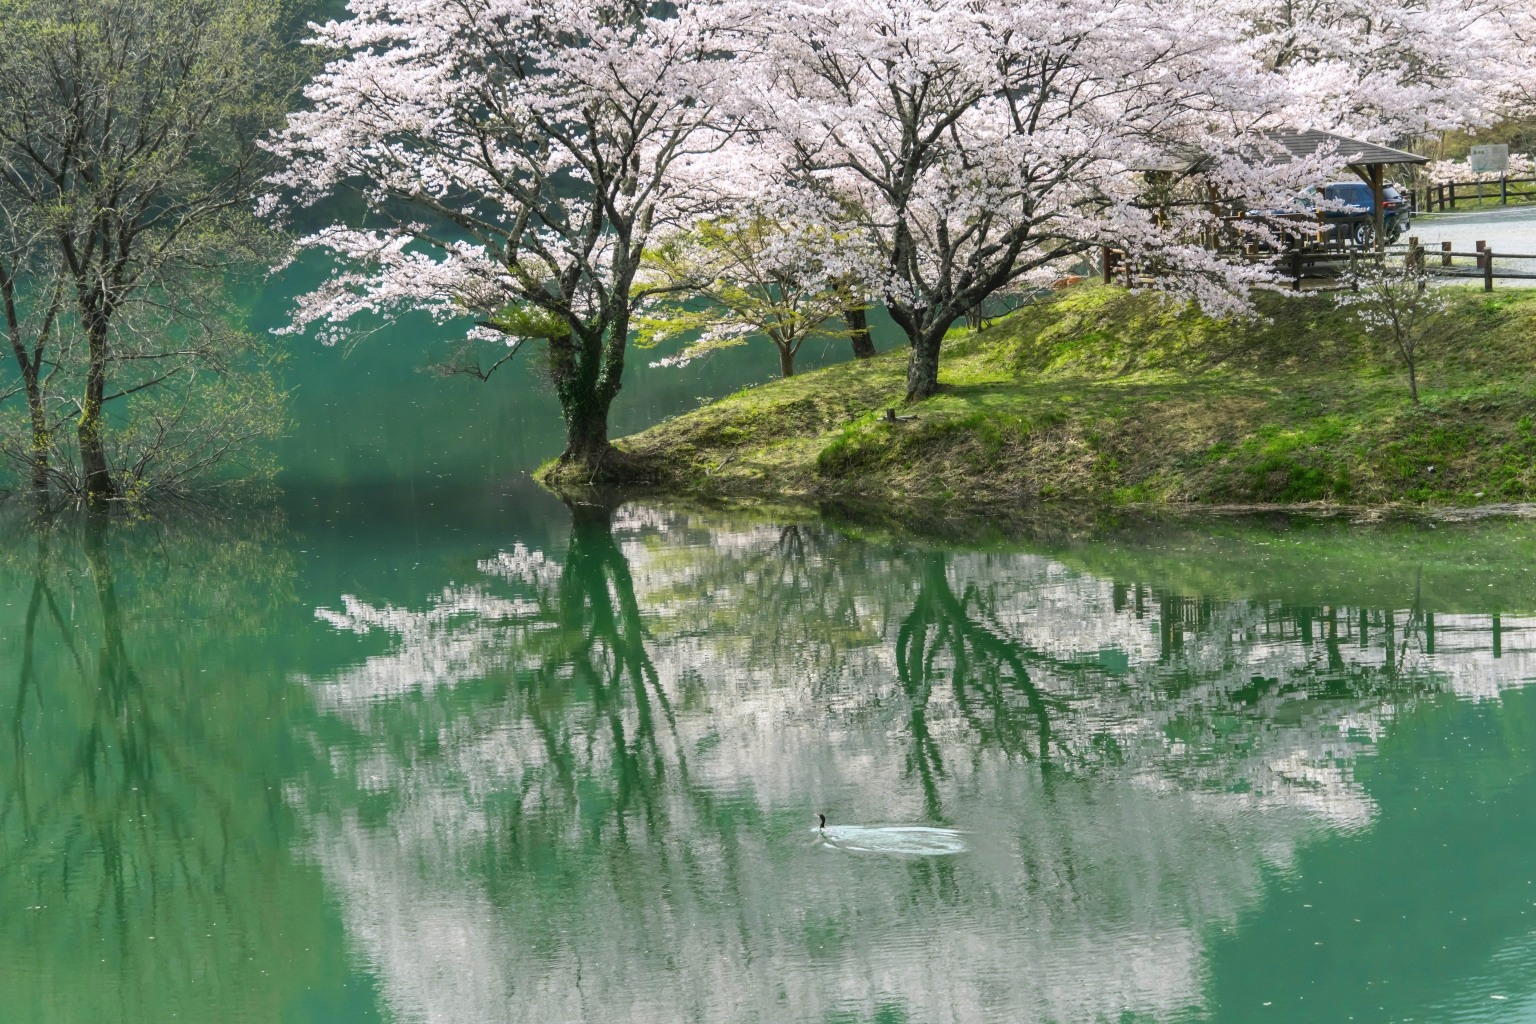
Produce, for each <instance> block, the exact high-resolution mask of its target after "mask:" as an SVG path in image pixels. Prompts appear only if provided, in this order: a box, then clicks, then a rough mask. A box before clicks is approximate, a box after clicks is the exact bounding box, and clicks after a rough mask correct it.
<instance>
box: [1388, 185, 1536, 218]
mask: <svg viewBox="0 0 1536 1024" xmlns="http://www.w3.org/2000/svg"><path fill="white" fill-rule="evenodd" d="M1512 185H1531V186H1536V178H1500V179H1499V180H1498V181H1496V182H1495V181H1481V182H1479V181H1447V182H1445V183H1443V184H1440V185H1428V186H1426V187H1424V188H1411V189H1409V190H1408V203H1409V205H1410V206H1411V207H1412V209H1413V211H1414V212H1415V213H1438V212H1440V211H1443V210H1448V209H1449V210H1454V209H1456V201H1457V199H1458V198H1460V199H1461V200H1462V201H1464V202H1465V201H1468V200H1472V199H1475V200H1477V203H1478V205H1479V206H1481V205H1482V201H1483V200H1484V199H1493V198H1497V199H1498V200H1499V204H1500V205H1501V206H1507V205H1508V204H1509V203H1510V202H1511V201H1514V202H1517V203H1524V202H1530V201H1531V200H1533V199H1536V187H1532V188H1524V189H1522V188H1511V187H1510V186H1512ZM1457 189H1461V195H1460V196H1459V197H1458V196H1457V194H1456V190H1457ZM1489 190H1494V191H1493V192H1492V193H1491V194H1490V191H1489Z"/></svg>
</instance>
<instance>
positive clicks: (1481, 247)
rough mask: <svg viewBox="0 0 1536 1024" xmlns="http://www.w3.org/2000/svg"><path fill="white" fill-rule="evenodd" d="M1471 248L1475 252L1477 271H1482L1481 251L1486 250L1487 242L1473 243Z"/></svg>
mask: <svg viewBox="0 0 1536 1024" xmlns="http://www.w3.org/2000/svg"><path fill="white" fill-rule="evenodd" d="M1472 247H1473V248H1474V249H1476V250H1477V269H1478V270H1482V269H1483V250H1484V249H1486V248H1488V243H1487V242H1474V243H1472Z"/></svg>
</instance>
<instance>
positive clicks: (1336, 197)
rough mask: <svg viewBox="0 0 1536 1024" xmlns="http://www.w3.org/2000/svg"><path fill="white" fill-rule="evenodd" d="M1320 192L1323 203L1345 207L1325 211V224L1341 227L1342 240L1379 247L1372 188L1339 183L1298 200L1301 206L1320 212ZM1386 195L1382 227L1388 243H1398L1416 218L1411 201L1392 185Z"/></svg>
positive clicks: (1306, 192)
mask: <svg viewBox="0 0 1536 1024" xmlns="http://www.w3.org/2000/svg"><path fill="white" fill-rule="evenodd" d="M1319 191H1321V193H1322V198H1323V199H1327V200H1331V201H1333V202H1334V203H1343V204H1345V205H1344V206H1343V208H1342V209H1339V208H1335V209H1329V210H1323V211H1322V217H1323V221H1324V222H1325V223H1328V224H1336V225H1338V228H1337V229H1336V230H1337V231H1338V233H1339V236H1340V237H1341V238H1350V239H1353V240H1354V243H1355V244H1356V245H1359V246H1368V245H1374V244H1375V241H1376V239H1375V234H1376V224H1375V216H1374V214H1375V203H1374V202H1373V201H1372V200H1373V197H1372V195H1371V186H1369V185H1367V184H1366V183H1365V182H1363V181H1335V182H1331V183H1329V184H1327V185H1324V186H1323V187H1322V189H1321V190H1319V189H1318V188H1316V187H1315V186H1314V187H1312V188H1308V189H1307V190H1306V191H1305V192H1303V193H1302V194H1301V195H1300V196H1298V197H1297V204H1298V205H1300V206H1301V207H1303V208H1305V209H1316V205H1317V199H1318V193H1319ZM1382 193H1383V198H1384V199H1385V203H1384V208H1383V209H1382V224H1383V226H1384V227H1385V229H1386V234H1387V241H1388V242H1395V241H1397V240H1398V238H1400V237H1401V236H1402V234H1403V232H1404V231H1407V230H1408V228H1409V227H1410V226H1411V223H1412V219H1413V214H1412V211H1411V210H1409V209H1408V201H1407V200H1406V199H1404V198H1403V194H1402V193H1401V192H1399V191H1398V190H1397V189H1395V188H1393V187H1392V186H1391V185H1388V186H1386V187H1385V188H1383V189H1382Z"/></svg>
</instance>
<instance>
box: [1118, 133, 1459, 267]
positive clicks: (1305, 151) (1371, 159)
mask: <svg viewBox="0 0 1536 1024" xmlns="http://www.w3.org/2000/svg"><path fill="white" fill-rule="evenodd" d="M1260 134H1261V137H1262V138H1263V139H1264V140H1265V141H1266V142H1268V143H1270V144H1271V145H1272V146H1273V147H1274V150H1273V151H1272V153H1271V154H1269V157H1270V159H1272V160H1273V161H1274V162H1275V163H1280V164H1285V163H1289V162H1291V161H1293V160H1305V159H1307V158H1308V157H1312V156H1315V155H1316V154H1317V153H1318V152H1319V151H1320V150H1322V149H1323V148H1324V147H1327V146H1336V147H1337V150H1338V154H1339V156H1340V158H1342V159H1343V161H1344V164H1345V166H1346V167H1348V168H1349V169H1350V170H1352V171H1354V172H1355V173H1356V174H1357V175H1359V176H1360V178H1361V179H1362V180H1363V181H1364V182H1365V183H1366V184H1367V185H1369V186H1370V187H1371V193H1372V195H1374V196H1375V199H1376V203H1375V206H1376V214H1375V224H1374V227H1375V236H1376V248H1377V249H1378V250H1380V249H1382V248H1383V247H1384V246H1385V245H1386V169H1387V167H1389V166H1391V165H1394V164H1427V163H1429V157H1425V156H1419V155H1418V154H1417V153H1409V152H1407V151H1406V150H1401V149H1393V148H1392V147H1391V146H1378V145H1376V144H1375V143H1373V142H1361V141H1360V140H1359V139H1350V138H1346V137H1345V136H1343V135H1335V134H1334V133H1333V132H1324V131H1315V130H1313V131H1296V130H1294V129H1289V128H1282V129H1278V130H1275V131H1268V132H1262V133H1260ZM1208 160H1210V156H1209V154H1206V153H1201V152H1198V151H1196V150H1194V149H1185V150H1182V151H1181V150H1170V151H1169V152H1168V153H1167V155H1166V157H1164V158H1163V159H1161V160H1158V161H1156V162H1155V163H1152V164H1148V165H1147V166H1142V167H1135V168H1133V170H1137V171H1142V172H1144V173H1146V174H1148V175H1149V176H1154V175H1155V176H1159V177H1163V178H1168V177H1180V176H1182V175H1184V174H1189V173H1192V172H1194V171H1197V170H1199V169H1200V168H1201V167H1202V166H1203V165H1204V164H1205V163H1206V162H1207V161H1208Z"/></svg>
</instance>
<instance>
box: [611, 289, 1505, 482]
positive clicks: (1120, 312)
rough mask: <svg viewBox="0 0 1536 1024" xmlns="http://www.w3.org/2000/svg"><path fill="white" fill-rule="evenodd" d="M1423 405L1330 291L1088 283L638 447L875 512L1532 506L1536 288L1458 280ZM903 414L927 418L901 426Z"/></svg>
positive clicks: (668, 465) (633, 442) (696, 468)
mask: <svg viewBox="0 0 1536 1024" xmlns="http://www.w3.org/2000/svg"><path fill="white" fill-rule="evenodd" d="M1456 300H1457V305H1456V307H1455V309H1454V310H1453V311H1452V313H1451V314H1450V315H1449V316H1448V317H1447V318H1446V320H1445V321H1444V324H1443V327H1442V330H1441V332H1440V334H1439V336H1438V337H1436V338H1435V339H1434V340H1433V341H1431V342H1430V343H1429V346H1428V348H1429V351H1428V352H1427V353H1426V355H1425V356H1424V357H1422V365H1421V369H1420V396H1421V399H1422V404H1421V405H1419V406H1414V405H1413V404H1412V403H1411V402H1410V401H1409V399H1408V388H1407V382H1406V373H1405V372H1404V370H1403V368H1402V366H1401V364H1400V363H1399V362H1398V361H1397V360H1396V358H1394V356H1393V354H1392V353H1390V352H1389V351H1387V350H1386V348H1384V347H1383V346H1381V345H1379V344H1377V343H1375V342H1373V341H1372V340H1371V339H1370V338H1369V337H1368V336H1366V335H1365V334H1364V333H1363V332H1362V331H1361V329H1360V328H1359V327H1358V326H1357V325H1356V323H1355V320H1354V318H1353V316H1352V315H1351V314H1350V313H1349V312H1348V311H1347V310H1342V309H1338V308H1336V307H1335V305H1334V304H1333V301H1332V300H1331V299H1330V298H1329V297H1328V296H1326V295H1307V296H1300V297H1293V296H1282V295H1271V294H1265V295H1263V296H1261V297H1260V301H1259V304H1258V305H1259V312H1260V314H1261V317H1260V318H1258V319H1254V320H1248V321H1236V320H1233V321H1213V320H1211V319H1210V318H1208V317H1205V316H1203V315H1201V314H1199V313H1198V312H1197V311H1194V310H1192V309H1176V308H1174V307H1172V306H1171V305H1163V304H1161V303H1160V302H1159V301H1158V300H1157V298H1156V297H1153V296H1132V295H1130V294H1129V293H1127V292H1126V291H1124V290H1122V289H1119V288H1114V287H1102V286H1098V285H1083V286H1079V287H1076V288H1073V289H1069V290H1068V291H1065V292H1062V293H1060V294H1059V295H1057V296H1055V297H1053V298H1051V299H1049V300H1047V301H1045V302H1043V303H1041V304H1039V305H1036V306H1032V307H1029V308H1027V309H1025V310H1023V311H1021V312H1019V313H1016V314H1014V315H1013V316H1010V317H1008V318H1007V319H1005V320H1003V321H1001V322H999V323H997V324H996V325H994V326H992V327H991V328H989V329H986V330H983V331H980V332H976V333H971V332H964V331H956V332H953V333H952V334H951V337H950V338H949V340H947V341H946V343H945V350H944V358H943V362H942V365H941V370H940V378H939V379H940V384H941V389H942V390H941V393H940V394H939V395H937V396H935V397H933V398H931V399H929V400H927V401H925V402H922V403H919V404H916V405H914V406H911V407H906V408H902V407H901V406H900V402H901V398H902V395H903V391H904V374H905V367H906V352H905V350H898V351H892V352H889V353H886V354H883V355H881V356H879V357H877V358H875V359H871V360H866V361H862V362H850V363H845V364H842V365H838V366H834V367H831V368H828V369H825V370H819V371H816V372H814V373H808V374H805V375H803V376H799V377H795V378H792V379H790V380H786V381H778V382H775V383H772V384H766V385H762V386H760V387H755V388H750V389H747V390H745V391H742V392H739V393H737V394H734V395H731V396H729V397H727V398H725V399H722V400H721V401H719V402H716V403H714V404H712V405H709V406H707V407H705V408H703V409H700V410H698V411H697V412H693V413H690V414H688V415H686V416H681V417H678V418H676V419H673V420H670V421H668V422H666V423H662V424H660V425H658V426H656V427H653V428H652V429H650V430H647V431H645V432H644V433H641V434H637V435H634V436H632V437H629V438H626V439H625V440H624V441H623V442H621V446H622V447H624V448H625V449H627V450H628V451H630V452H632V453H633V454H634V455H635V456H637V457H638V458H640V459H642V460H645V461H646V462H649V463H651V464H652V465H653V466H654V472H655V474H656V476H657V478H658V480H659V481H660V483H661V485H662V486H663V487H664V488H665V489H667V490H670V491H673V492H675V493H679V494H692V495H721V496H762V497H775V498H788V499H798V500H810V501H826V500H841V501H851V502H866V503H875V504H886V503H896V504H927V505H928V506H930V507H933V506H941V505H945V504H964V505H968V506H989V505H1008V506H1017V505H1019V504H1020V503H1022V502H1033V501H1036V500H1043V501H1054V500H1077V501H1093V502H1108V503H1117V504H1124V503H1132V502H1153V503H1185V502H1195V503H1209V504H1224V505H1225V504H1253V503H1299V502H1317V501H1332V502H1339V503H1345V504H1384V503H1391V502H1407V503H1415V504H1423V503H1430V504H1449V505H1466V504H1485V503H1491V502H1495V501H1527V500H1532V499H1533V498H1536V462H1533V457H1536V426H1533V418H1536V343H1533V342H1536V335H1533V329H1536V290H1524V289H1522V290H1513V289H1511V290H1506V291H1501V292H1495V293H1493V294H1489V295H1485V294H1483V293H1482V292H1480V291H1470V290H1468V291H1464V292H1457V293H1456ZM891 407H897V409H898V412H900V413H901V414H903V415H914V414H915V417H916V418H915V419H907V420H901V421H898V422H889V421H887V420H886V419H885V418H884V410H886V409H887V408H891Z"/></svg>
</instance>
